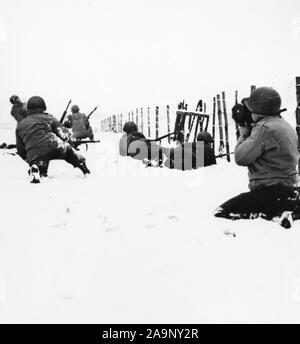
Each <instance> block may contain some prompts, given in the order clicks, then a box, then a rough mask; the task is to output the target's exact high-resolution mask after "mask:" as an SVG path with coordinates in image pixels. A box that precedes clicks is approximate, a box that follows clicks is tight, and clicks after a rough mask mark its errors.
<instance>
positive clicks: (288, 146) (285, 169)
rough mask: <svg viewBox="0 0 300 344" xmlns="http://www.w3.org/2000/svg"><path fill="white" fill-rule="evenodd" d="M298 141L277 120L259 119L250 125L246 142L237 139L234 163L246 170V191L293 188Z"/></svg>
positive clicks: (285, 124) (288, 126)
mask: <svg viewBox="0 0 300 344" xmlns="http://www.w3.org/2000/svg"><path fill="white" fill-rule="evenodd" d="M297 145H298V139H297V135H296V132H295V130H294V129H293V128H292V126H291V125H290V124H289V123H288V122H287V121H285V120H284V119H283V118H281V117H280V116H277V117H263V118H262V119H260V120H259V121H258V122H257V123H255V124H254V126H253V129H252V132H251V135H250V136H249V137H248V138H243V137H240V139H239V141H238V143H237V146H236V149H235V161H236V163H237V164H238V165H240V166H248V170H249V188H250V190H253V189H256V188H257V187H259V186H271V185H277V184H281V185H286V186H289V187H292V186H295V184H296V182H297V177H298V172H297V164H298V160H299V153H298V149H297Z"/></svg>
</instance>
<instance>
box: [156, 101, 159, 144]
mask: <svg viewBox="0 0 300 344" xmlns="http://www.w3.org/2000/svg"><path fill="white" fill-rule="evenodd" d="M155 129H156V138H157V139H158V138H159V106H156V111H155Z"/></svg>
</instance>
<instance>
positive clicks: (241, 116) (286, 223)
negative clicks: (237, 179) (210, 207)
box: [120, 87, 300, 228]
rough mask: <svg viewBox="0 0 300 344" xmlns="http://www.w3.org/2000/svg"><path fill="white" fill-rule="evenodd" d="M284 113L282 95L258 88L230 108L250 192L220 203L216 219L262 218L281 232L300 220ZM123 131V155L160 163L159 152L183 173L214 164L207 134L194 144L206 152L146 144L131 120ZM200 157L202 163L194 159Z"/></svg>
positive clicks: (294, 157) (293, 152)
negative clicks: (280, 228) (272, 222)
mask: <svg viewBox="0 0 300 344" xmlns="http://www.w3.org/2000/svg"><path fill="white" fill-rule="evenodd" d="M241 110H242V111H241ZM283 111H285V110H281V97H280V95H279V94H278V92H277V91H276V90H274V89H273V88H269V87H261V88H258V89H256V90H255V91H254V92H253V93H252V94H251V95H250V97H249V98H245V99H244V100H243V102H242V104H238V105H236V106H235V107H234V108H233V119H234V120H235V121H236V122H237V123H238V125H239V139H238V142H237V145H236V149H235V161H236V163H237V164H238V165H240V166H246V167H248V170H249V180H250V184H249V188H250V192H247V193H243V194H241V195H239V196H237V197H235V198H233V199H231V200H229V201H227V202H226V203H224V204H222V205H221V206H220V207H219V208H218V209H217V210H216V212H215V214H214V215H215V216H216V217H218V218H226V219H232V220H238V219H255V218H258V217H261V218H264V219H266V220H276V221H277V220H278V221H279V223H280V224H281V225H282V226H283V227H285V228H290V227H291V225H292V222H293V221H294V220H297V219H300V200H299V198H300V197H299V194H300V193H299V191H300V189H299V188H298V187H297V184H298V167H297V166H298V162H299V153H298V138H297V135H296V132H295V130H294V129H293V128H292V127H291V125H290V124H289V123H288V122H287V121H285V120H284V119H283V118H282V117H281V113H282V112H283ZM124 132H125V134H124V136H123V137H122V138H121V140H120V154H121V155H123V156H126V155H127V156H131V157H133V158H135V159H139V160H145V161H147V160H149V159H151V160H155V161H162V159H161V156H162V154H163V155H165V157H167V159H165V161H164V165H165V166H166V167H169V168H177V169H185V170H188V169H194V168H198V167H202V166H210V165H213V164H215V163H216V160H215V156H214V151H213V149H212V144H213V139H212V137H211V136H210V134H209V133H206V132H201V133H200V134H199V135H198V138H197V141H198V142H201V141H202V142H203V143H204V150H203V149H202V150H199V149H198V147H203V145H202V146H201V145H197V143H184V144H182V145H178V146H177V147H175V148H171V149H170V148H164V147H160V146H159V145H157V144H156V143H153V142H151V141H149V140H146V138H145V137H144V135H143V134H141V133H139V132H138V130H137V127H136V125H135V124H134V123H132V122H129V123H127V124H126V125H125V126H124ZM186 148H187V149H186ZM184 152H187V153H185V154H190V155H191V159H187V160H188V161H191V163H190V164H187V165H185V166H183V165H182V161H183V160H184V161H186V160H185V159H183V156H184ZM198 155H201V156H202V159H201V157H200V158H199V159H198V160H197V156H198ZM203 157H204V159H203ZM196 161H199V162H200V165H198V164H197V163H196Z"/></svg>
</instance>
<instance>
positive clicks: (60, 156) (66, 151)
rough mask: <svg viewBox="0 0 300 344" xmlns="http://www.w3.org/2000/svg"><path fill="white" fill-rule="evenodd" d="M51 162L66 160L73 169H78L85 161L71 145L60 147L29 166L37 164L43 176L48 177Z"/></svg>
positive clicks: (33, 160)
mask: <svg viewBox="0 0 300 344" xmlns="http://www.w3.org/2000/svg"><path fill="white" fill-rule="evenodd" d="M51 160H65V161H66V162H67V163H69V164H71V165H72V166H73V167H78V166H79V165H80V163H82V162H83V161H84V160H85V159H84V158H83V157H82V156H81V155H80V154H78V153H76V152H75V150H74V149H73V148H72V147H71V146H70V145H65V146H64V147H59V148H57V149H55V150H53V151H52V152H50V153H48V154H46V155H44V156H40V157H35V158H34V159H32V160H31V161H30V163H29V165H30V166H32V165H33V164H36V165H37V166H38V167H39V170H40V173H41V175H44V176H46V175H47V173H48V167H49V163H50V161H51Z"/></svg>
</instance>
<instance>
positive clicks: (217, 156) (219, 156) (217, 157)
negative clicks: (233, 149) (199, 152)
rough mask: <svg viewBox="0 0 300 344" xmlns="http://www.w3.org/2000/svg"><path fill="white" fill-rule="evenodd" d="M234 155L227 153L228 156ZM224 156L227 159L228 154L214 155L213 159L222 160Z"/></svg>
mask: <svg viewBox="0 0 300 344" xmlns="http://www.w3.org/2000/svg"><path fill="white" fill-rule="evenodd" d="M234 154H235V153H229V155H234ZM225 156H226V157H228V153H226V154H220V155H216V156H215V158H216V159H220V158H224V157H225Z"/></svg>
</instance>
